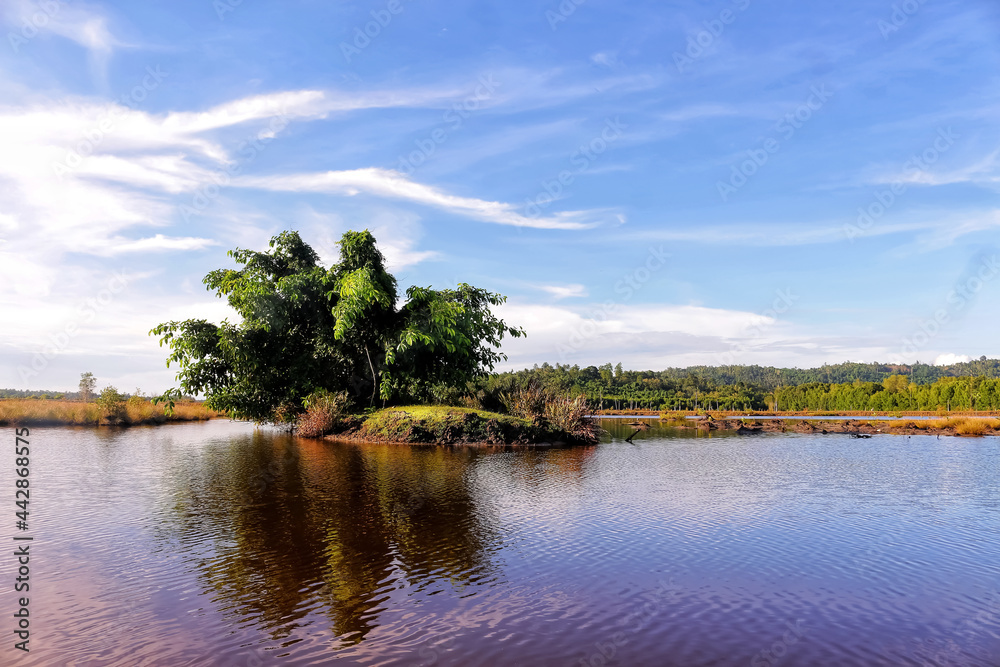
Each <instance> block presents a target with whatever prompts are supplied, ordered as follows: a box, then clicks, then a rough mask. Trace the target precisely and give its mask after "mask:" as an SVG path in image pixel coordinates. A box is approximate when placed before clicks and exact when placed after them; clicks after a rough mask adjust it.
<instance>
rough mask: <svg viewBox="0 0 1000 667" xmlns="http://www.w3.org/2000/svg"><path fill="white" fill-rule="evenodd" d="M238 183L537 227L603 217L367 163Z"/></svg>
mask: <svg viewBox="0 0 1000 667" xmlns="http://www.w3.org/2000/svg"><path fill="white" fill-rule="evenodd" d="M234 184H235V185H237V186H241V187H249V188H257V189H262V190H273V191H284V192H327V193H331V194H340V195H345V196H349V197H350V196H355V195H358V194H361V193H365V194H372V195H377V196H381V197H389V198H393V199H403V200H408V201H412V202H415V203H418V204H424V205H427V206H433V207H435V208H440V209H443V210H446V211H449V212H452V213H455V214H458V215H465V216H468V217H470V218H475V219H478V220H481V221H483V222H492V223H496V224H501V225H513V226H515V227H534V228H537V229H589V228H591V227H595V226H597V225H598V224H600V223H601V222H602V221H603V220H602V218H601V217H599V216H600V214H599V213H598V212H595V211H561V212H557V213H554V214H552V215H550V216H548V217H530V216H526V215H523V214H522V213H520V212H519V211H518V210H517V207H516V206H514V205H513V204H509V203H506V202H494V201H486V200H483V199H475V198H472V197H459V196H457V195H453V194H449V193H447V192H445V191H443V190H441V189H439V188H435V187H433V186H430V185H424V184H422V183H417V182H415V181H412V180H410V179H409V178H407V177H406V176H405V175H403V174H402V173H400V172H398V171H394V170H392V169H379V168H375V167H367V168H363V169H350V170H345V171H328V172H324V173H312V174H293V175H288V176H262V177H245V178H240V179H237V180H236V181H235V182H234Z"/></svg>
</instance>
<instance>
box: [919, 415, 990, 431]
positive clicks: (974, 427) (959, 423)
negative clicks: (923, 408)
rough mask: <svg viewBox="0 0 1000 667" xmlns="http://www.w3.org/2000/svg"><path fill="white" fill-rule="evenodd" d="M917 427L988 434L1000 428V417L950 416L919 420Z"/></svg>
mask: <svg viewBox="0 0 1000 667" xmlns="http://www.w3.org/2000/svg"><path fill="white" fill-rule="evenodd" d="M915 425H916V427H917V428H925V429H943V428H951V429H955V432H956V433H958V434H959V435H987V434H989V433H993V432H994V431H997V430H1000V419H986V418H982V417H948V418H947V419H934V420H928V421H925V422H917V423H916V424H915Z"/></svg>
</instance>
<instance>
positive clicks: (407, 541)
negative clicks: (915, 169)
mask: <svg viewBox="0 0 1000 667" xmlns="http://www.w3.org/2000/svg"><path fill="white" fill-rule="evenodd" d="M604 425H605V426H606V428H608V429H609V431H610V432H611V434H612V436H611V437H609V438H606V439H605V441H604V442H602V443H601V444H599V445H597V446H594V447H581V448H573V449H551V450H524V449H522V450H503V449H479V450H475V449H449V448H433V447H427V448H408V447H402V446H378V445H367V446H364V445H356V444H341V443H332V442H318V441H311V440H304V439H297V438H294V437H291V436H289V435H287V434H284V433H281V432H277V431H272V430H255V429H254V428H253V427H252V426H250V425H247V424H240V423H230V422H226V421H215V422H210V423H206V424H185V425H168V426H161V427H155V428H133V429H129V430H111V429H106V428H104V429H100V430H95V429H70V428H59V429H54V428H50V429H41V428H40V429H33V430H32V433H31V449H32V463H31V465H32V470H31V489H32V495H31V528H32V530H31V531H30V532H31V534H32V535H33V536H34V538H35V539H34V542H33V544H32V547H31V549H32V561H31V565H32V570H31V592H30V598H31V613H32V617H31V619H32V635H31V648H32V650H31V652H30V654H29V655H26V656H25V655H21V656H15V655H14V652H13V651H12V649H11V647H10V646H5V647H4V648H3V651H2V657H0V662H3V664H12V663H13V664H19V665H21V664H23V665H63V664H80V665H262V664H272V663H285V664H301V665H307V664H317V665H318V664H330V663H331V662H336V663H337V664H348V665H350V664H360V665H376V664H378V665H494V664H497V665H499V664H503V665H518V664H519V665H588V664H589V665H602V664H621V665H921V664H939V665H998V664H1000V485H998V483H997V477H998V471H1000V442H998V441H997V439H996V438H940V439H938V438H935V437H933V436H913V437H906V436H876V437H874V438H872V439H870V440H857V439H851V438H849V437H846V436H845V435H836V434H831V435H819V434H812V435H801V434H761V435H753V436H735V435H731V434H726V433H712V434H711V435H710V436H709V435H708V434H701V433H698V432H696V431H693V430H673V429H666V428H660V427H658V426H654V427H653V428H651V429H649V430H645V431H642V432H640V433H639V434H637V435H636V436H635V438H634V440H633V443H632V444H629V443H627V442H624V438H626V437H628V436H629V435H630V434H631V433H633V431H634V429H632V428H630V427H629V426H628V425H626V424H624V423H622V421H621V420H617V421H615V420H606V421H605V422H604ZM9 433H10V434H11V440H13V430H12V429H11V430H10V431H9ZM10 467H11V466H10V465H7V466H4V471H3V476H2V481H3V483H4V486H5V487H6V488H12V486H13V475H12V473H11V472H10V470H8V468H10ZM11 495H13V494H11ZM13 511H14V510H13V509H12V510H11V514H13ZM10 519H11V521H13V516H11V517H10ZM8 533H9V531H8ZM8 539H9V538H8ZM11 562H12V558H11V557H10V556H8V557H6V558H4V559H3V563H4V565H3V567H4V572H7V573H8V574H6V575H4V577H5V579H7V581H10V580H11V579H12V577H13V575H12V574H10V573H11V572H12V569H11ZM10 588H11V587H10V586H9V585H7V584H4V586H3V594H2V595H0V604H2V610H4V612H3V613H4V614H5V615H6V616H7V618H8V619H9V618H10V617H9V613H11V612H12V611H13V610H14V609H15V608H16V607H15V602H14V599H15V595H14V593H13V592H12V591H11V590H10ZM8 625H11V623H10V621H8ZM9 631H10V629H8V630H6V631H5V634H8V636H10V635H9ZM8 643H9V644H11V645H12V644H13V640H11V639H8ZM15 658H16V660H15Z"/></svg>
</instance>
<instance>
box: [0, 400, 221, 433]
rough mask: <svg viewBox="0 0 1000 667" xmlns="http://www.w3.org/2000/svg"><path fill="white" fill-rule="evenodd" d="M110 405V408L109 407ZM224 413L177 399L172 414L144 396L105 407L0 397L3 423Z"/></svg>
mask: <svg viewBox="0 0 1000 667" xmlns="http://www.w3.org/2000/svg"><path fill="white" fill-rule="evenodd" d="M108 408H110V412H109V411H108ZM224 416H225V415H223V414H221V413H218V412H215V411H213V410H209V409H208V408H206V407H205V406H204V404H202V403H198V402H195V401H185V402H179V403H176V404H175V406H174V411H173V414H171V415H166V414H164V412H163V406H162V405H153V403H152V402H151V401H149V400H148V399H146V398H143V397H141V396H133V397H131V398H129V399H128V400H126V401H125V402H124V403H123V404H121V405H120V406H119V404H118V403H117V401H112V402H109V405H108V406H104V407H102V406H101V405H98V404H97V403H96V402H93V403H91V402H87V403H85V402H83V401H60V400H46V399H3V400H0V424H2V425H7V424H19V425H20V424H23V425H28V426H97V425H100V424H122V425H139V424H162V423H164V422H186V421H202V420H206V419H213V418H216V417H224Z"/></svg>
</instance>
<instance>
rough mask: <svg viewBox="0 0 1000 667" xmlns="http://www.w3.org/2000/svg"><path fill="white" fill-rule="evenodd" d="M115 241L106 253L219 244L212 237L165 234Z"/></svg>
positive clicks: (189, 247)
mask: <svg viewBox="0 0 1000 667" xmlns="http://www.w3.org/2000/svg"><path fill="white" fill-rule="evenodd" d="M113 241H114V242H115V243H114V244H113V245H111V246H109V247H108V248H107V249H106V250H105V254H108V255H119V254H122V253H127V252H158V251H164V250H201V249H202V248H207V247H209V246H214V245H219V244H218V242H217V241H213V240H212V239H201V238H196V237H191V236H187V237H183V238H179V237H168V236H164V235H163V234H157V235H156V236H153V237H150V238H144V239H137V240H135V241H131V240H125V239H113Z"/></svg>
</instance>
